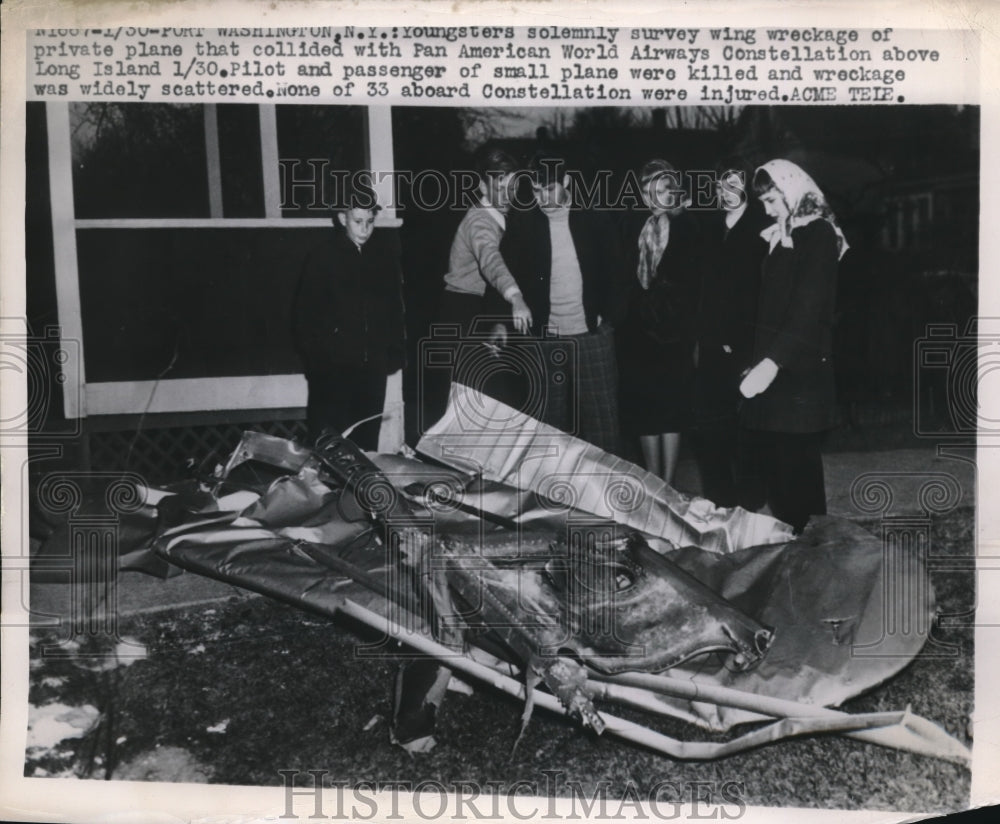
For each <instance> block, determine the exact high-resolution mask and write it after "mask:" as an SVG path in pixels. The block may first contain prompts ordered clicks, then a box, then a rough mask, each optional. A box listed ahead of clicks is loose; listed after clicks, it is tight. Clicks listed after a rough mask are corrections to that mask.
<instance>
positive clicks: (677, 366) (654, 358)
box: [616, 160, 703, 483]
mask: <svg viewBox="0 0 1000 824" xmlns="http://www.w3.org/2000/svg"><path fill="white" fill-rule="evenodd" d="M640 183H641V187H642V195H643V201H644V203H645V205H646V208H647V209H648V210H649V211H648V214H647V215H646V216H645V219H644V222H643V223H642V224H641V226H636V227H633V230H632V232H631V238H630V239H629V240H628V247H630V248H631V249H632V250H633V255H634V261H635V262H634V264H633V267H632V271H634V272H635V275H634V277H633V278H632V282H631V286H630V292H629V297H628V304H627V305H628V308H627V314H626V318H625V321H624V323H622V325H621V327H620V329H616V341H617V343H618V363H619V381H620V397H621V404H620V410H621V412H620V414H621V419H622V426H623V429H624V430H625V431H626V432H628V433H629V434H631V435H638V436H639V443H640V446H641V448H642V456H643V461H644V462H645V464H646V468H647V469H648V470H649V471H650V472H653V473H654V474H656V475H659V476H660V477H661V478H663V479H664V480H665V481H666V482H667V483H672V482H673V475H674V470H675V469H676V466H677V456H678V453H679V451H680V433H681V431H682V430H683V429H684V428H685V427H686V426H687V424H688V420H689V418H690V401H691V383H692V374H693V369H694V318H695V310H696V308H697V295H698V283H699V280H700V261H701V260H702V252H703V250H702V247H701V243H700V240H699V237H698V233H697V225H696V224H695V222H694V220H693V218H692V217H691V215H690V214H688V213H687V212H686V207H687V205H688V202H687V199H686V193H685V189H684V186H683V185H682V179H681V174H680V172H678V171H677V170H676V169H675V168H674V167H673V166H672V165H671V164H670V163H668V162H666V161H665V160H651V161H649V162H648V163H647V164H646V165H645V166H644V167H643V169H642V172H641V175H640Z"/></svg>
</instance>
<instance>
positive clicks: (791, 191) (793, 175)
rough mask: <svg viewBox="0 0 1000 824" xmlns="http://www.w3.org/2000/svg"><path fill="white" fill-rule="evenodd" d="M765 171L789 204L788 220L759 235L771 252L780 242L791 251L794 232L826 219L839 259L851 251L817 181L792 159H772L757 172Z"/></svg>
mask: <svg viewBox="0 0 1000 824" xmlns="http://www.w3.org/2000/svg"><path fill="white" fill-rule="evenodd" d="M762 169H763V170H764V171H765V172H767V174H768V176H769V177H770V178H771V180H772V181H773V182H774V186H775V188H776V189H777V190H778V191H779V192H781V196H782V197H783V198H784V199H785V203H786V204H787V205H788V219H787V220H786V221H784V222H781V221H776V222H775V223H773V224H771V225H770V226H768V227H767V228H766V229H765V230H764V231H763V232H761V233H760V236H761V237H762V238H764V240H766V241H767V242H768V244H769V245H770V248H771V250H772V251H773V250H774V247H775V246H777V245H778V244H779V243H780V244H781V245H782V246H784V247H786V248H789V249H790V248H792V232H793V231H794V230H795V229H797V228H798V227H799V226H805V225H806V224H807V223H812V222H813V221H814V220H825V221H826V222H827V223H829V224H830V225H831V226H832V227H833V231H834V232H836V233H837V258H838V259H840V258H842V257H843V256H844V252H846V251H847V248H848V247H847V239H846V238H845V237H844V233H843V231H842V230H841V228H840V226H839V225H838V224H837V218H836V217H834V214H833V210H832V209H831V208H830V206H829V204H828V203H827V202H826V198H825V197H823V193H822V192H821V191H820V189H819V186H817V185H816V181H814V180H813V179H812V178H811V177H809V175H808V174H806V173H805V172H804V171H803V170H802V169H801V168H800V167H798V166H796V165H795V164H794V163H792V162H791V161H790V160H780V159H778V160H769V161H768V162H767V163H765V164H764V165H763V166H761V167H760V168H758V169H757V171H758V172H759V171H761V170H762ZM754 174H755V175H756V172H755V173H754Z"/></svg>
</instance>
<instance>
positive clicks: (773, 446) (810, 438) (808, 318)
mask: <svg viewBox="0 0 1000 824" xmlns="http://www.w3.org/2000/svg"><path fill="white" fill-rule="evenodd" d="M753 185H754V190H755V191H756V193H757V195H758V197H759V198H760V201H761V203H762V204H763V206H764V210H765V212H766V213H767V215H768V216H769V217H770V218H772V219H773V221H774V222H773V223H772V224H771V225H770V226H768V227H767V228H766V229H765V230H764V231H763V232H761V237H763V238H764V240H765V241H766V243H767V245H768V249H769V251H768V254H767V256H766V257H765V259H764V265H763V272H762V279H761V290H760V296H759V301H758V306H757V323H756V328H755V333H754V350H753V358H752V363H753V366H751V367H750V368H749V369H748V370H747V372H746V374H745V375H744V377H743V380H742V382H741V383H740V393H741V394H742V395H743V397H744V398H746V401H745V402H744V404H743V409H742V414H741V425H742V427H743V430H744V439H745V443H746V445H747V447H748V452H749V456H750V457H751V458H752V465H753V466H754V470H755V471H754V474H755V476H756V478H757V480H758V485H757V488H756V490H754V491H750V492H749V493H747V494H748V495H749V496H750V497H751V499H748V500H744V501H741V503H742V504H743V505H744V506H746V507H747V508H749V509H758V508H759V507H760V506H762V505H763V504H764V503H765V502H766V503H768V504H769V505H770V508H771V512H772V513H773V514H774V515H775V517H777V518H780V519H781V520H783V521H785V522H786V523H789V524H791V525H792V526H793V527H794V528H795V530H796V531H798V532H800V531H801V530H802V529H803V528H804V527H805V525H806V522H807V521H808V520H809V516H810V515H822V514H825V513H826V488H825V485H824V481H823V460H822V455H821V452H820V448H821V445H822V437H823V434H824V433H825V432H826V431H827V430H828V429H830V428H832V427H833V425H834V423H835V389H834V371H833V360H832V357H831V354H832V339H833V314H834V308H835V295H836V286H837V264H838V261H839V260H840V258H841V257H842V256H843V254H844V252H845V251H846V250H847V241H846V240H845V239H844V233H843V232H842V231H841V229H840V226H838V225H837V221H836V218H835V217H834V215H833V212H832V211H831V209H830V207H829V206H828V205H827V202H826V199H825V198H824V196H823V193H822V192H821V191H820V190H819V187H818V186H817V185H816V183H815V182H814V181H813V179H812V178H811V177H809V175H808V174H806V172H804V171H803V170H802V169H801V168H799V167H798V166H796V165H795V164H794V163H791V162H790V161H787V160H772V161H770V162H768V163H765V164H764V165H763V166H761V167H760V168H759V169H757V171H756V173H755V175H754V181H753Z"/></svg>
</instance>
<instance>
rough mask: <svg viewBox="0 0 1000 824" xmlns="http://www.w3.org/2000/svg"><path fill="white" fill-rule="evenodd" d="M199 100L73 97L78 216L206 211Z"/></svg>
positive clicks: (171, 214)
mask: <svg viewBox="0 0 1000 824" xmlns="http://www.w3.org/2000/svg"><path fill="white" fill-rule="evenodd" d="M204 123H205V121H204V115H203V111H202V107H201V106H200V105H197V104H194V105H173V104H166V103H72V104H70V131H71V137H72V151H73V201H74V204H75V208H76V216H77V217H78V218H115V217H117V218H137V217H208V173H207V167H206V162H205V125H204Z"/></svg>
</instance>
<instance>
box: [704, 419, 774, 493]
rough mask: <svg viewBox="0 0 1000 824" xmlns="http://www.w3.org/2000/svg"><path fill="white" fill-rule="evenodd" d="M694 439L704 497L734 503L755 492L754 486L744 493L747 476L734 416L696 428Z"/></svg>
mask: <svg viewBox="0 0 1000 824" xmlns="http://www.w3.org/2000/svg"><path fill="white" fill-rule="evenodd" d="M692 440H693V444H694V453H695V460H696V461H697V463H698V474H699V475H701V494H702V496H703V497H705V498H708V500H710V501H711V502H712V503H714V504H715V505H716V506H724V507H731V506H736V505H737V504H738V503H739V502H740V500H741V498H747V497H750V496H751V495H752V494H753V493H752V490H748V491H747V492H746V494H741V489H742V488H743V487H744V486H745V485H746V484H747V483H748V480H747V469H746V467H745V466H744V463H745V459H744V457H743V454H742V451H741V448H740V429H739V424H738V422H737V420H736V419H735V418H733V419H732V420H727V421H718V422H713V424H712V425H711V426H704V427H701V428H699V429H696V430H695V431H694V432H692ZM760 505H761V506H762V505H763V503H761V504H760Z"/></svg>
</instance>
